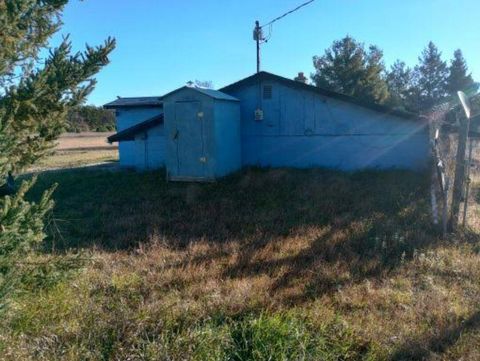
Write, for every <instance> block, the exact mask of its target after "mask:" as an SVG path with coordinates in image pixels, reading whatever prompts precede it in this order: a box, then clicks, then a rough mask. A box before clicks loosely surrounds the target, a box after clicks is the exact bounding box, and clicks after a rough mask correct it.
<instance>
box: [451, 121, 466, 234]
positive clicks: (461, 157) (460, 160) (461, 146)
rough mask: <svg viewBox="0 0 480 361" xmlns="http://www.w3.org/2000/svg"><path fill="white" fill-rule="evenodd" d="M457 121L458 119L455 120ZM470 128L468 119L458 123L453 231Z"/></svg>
mask: <svg viewBox="0 0 480 361" xmlns="http://www.w3.org/2000/svg"><path fill="white" fill-rule="evenodd" d="M457 119H458V118H457ZM469 128H470V119H468V118H463V119H462V120H461V121H460V129H459V132H458V147H457V156H456V159H455V177H454V181H453V193H452V211H451V215H450V222H449V223H450V227H449V228H450V229H451V230H453V229H454V228H455V227H456V226H457V225H458V213H459V210H460V202H461V201H462V196H463V189H464V183H465V170H466V168H465V151H466V149H467V140H468V131H469Z"/></svg>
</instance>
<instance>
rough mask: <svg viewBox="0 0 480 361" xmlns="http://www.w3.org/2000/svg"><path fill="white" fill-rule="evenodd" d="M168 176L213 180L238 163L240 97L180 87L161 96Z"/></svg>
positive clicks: (237, 167)
mask: <svg viewBox="0 0 480 361" xmlns="http://www.w3.org/2000/svg"><path fill="white" fill-rule="evenodd" d="M163 110H164V119H165V135H166V148H165V160H166V162H165V164H166V169H167V178H168V179H169V180H203V181H208V180H215V179H216V178H219V177H222V176H225V175H227V174H229V173H231V172H234V171H236V170H238V169H240V167H241V144H240V142H241V136H240V106H239V100H238V99H236V98H234V97H232V96H230V95H228V94H225V93H222V92H220V91H217V90H212V89H203V88H193V87H187V86H185V87H182V88H179V89H177V90H174V91H173V92H171V93H168V94H166V95H164V96H163Z"/></svg>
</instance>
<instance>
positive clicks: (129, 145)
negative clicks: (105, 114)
mask: <svg viewBox="0 0 480 361" xmlns="http://www.w3.org/2000/svg"><path fill="white" fill-rule="evenodd" d="M162 112H163V110H162V108H161V107H152V106H149V107H132V108H118V109H117V110H116V112H115V114H116V116H115V117H116V121H117V132H119V131H122V130H124V129H126V128H129V127H131V126H133V125H135V124H138V123H141V122H143V121H145V120H147V119H149V118H152V117H154V116H155V115H158V114H161V113H162ZM118 153H119V158H120V165H121V166H124V167H134V166H135V162H136V160H135V157H136V155H135V154H136V149H135V143H134V141H126V142H119V144H118Z"/></svg>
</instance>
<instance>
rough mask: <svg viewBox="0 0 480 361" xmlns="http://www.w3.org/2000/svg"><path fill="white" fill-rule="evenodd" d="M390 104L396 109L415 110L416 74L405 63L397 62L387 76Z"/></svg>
mask: <svg viewBox="0 0 480 361" xmlns="http://www.w3.org/2000/svg"><path fill="white" fill-rule="evenodd" d="M387 84H388V89H389V92H390V101H389V104H390V105H391V106H393V107H395V108H401V109H405V110H410V111H411V110H414V108H415V105H414V94H415V82H414V73H413V70H412V69H411V68H409V67H408V66H407V65H406V64H405V63H404V62H403V61H401V60H397V61H396V62H395V63H394V64H393V65H392V66H391V68H390V71H389V72H388V74H387Z"/></svg>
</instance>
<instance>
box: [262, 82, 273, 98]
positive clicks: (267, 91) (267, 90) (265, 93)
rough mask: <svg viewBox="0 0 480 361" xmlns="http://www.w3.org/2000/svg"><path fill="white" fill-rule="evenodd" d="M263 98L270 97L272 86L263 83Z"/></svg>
mask: <svg viewBox="0 0 480 361" xmlns="http://www.w3.org/2000/svg"><path fill="white" fill-rule="evenodd" d="M263 99H272V86H271V85H264V86H263Z"/></svg>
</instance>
